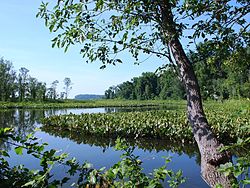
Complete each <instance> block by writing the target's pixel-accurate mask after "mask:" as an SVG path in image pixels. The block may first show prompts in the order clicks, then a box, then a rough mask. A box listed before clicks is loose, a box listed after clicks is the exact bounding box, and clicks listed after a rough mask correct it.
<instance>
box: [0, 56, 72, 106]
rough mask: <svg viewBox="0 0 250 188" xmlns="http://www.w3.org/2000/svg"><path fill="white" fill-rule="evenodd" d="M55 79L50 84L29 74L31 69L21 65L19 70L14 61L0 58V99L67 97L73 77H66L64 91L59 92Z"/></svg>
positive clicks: (26, 99)
mask: <svg viewBox="0 0 250 188" xmlns="http://www.w3.org/2000/svg"><path fill="white" fill-rule="evenodd" d="M58 83H59V81H58V80H55V81H53V82H52V83H51V85H50V86H47V85H46V83H45V82H42V81H38V79H37V78H34V77H32V76H30V75H29V70H28V69H27V68H25V67H21V68H20V69H19V71H18V72H17V71H16V70H15V69H14V67H13V65H12V62H11V61H9V60H5V59H4V58H3V57H2V58H0V101H13V102H23V101H52V100H56V99H67V97H68V94H69V91H70V90H71V85H72V82H71V79H70V78H67V77H66V78H65V79H64V80H63V83H64V91H61V92H59V91H58V90H57V85H58Z"/></svg>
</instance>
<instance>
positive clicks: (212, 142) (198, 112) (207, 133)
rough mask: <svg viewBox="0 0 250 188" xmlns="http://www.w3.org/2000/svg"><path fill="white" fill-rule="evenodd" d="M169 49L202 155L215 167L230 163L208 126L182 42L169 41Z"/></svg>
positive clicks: (196, 83)
mask: <svg viewBox="0 0 250 188" xmlns="http://www.w3.org/2000/svg"><path fill="white" fill-rule="evenodd" d="M169 47H170V49H171V52H172V54H173V57H174V59H175V61H176V63H177V65H178V67H179V70H180V76H181V78H182V82H183V84H184V86H185V89H186V94H187V111H188V120H189V122H190V124H191V125H192V130H193V133H194V138H195V140H196V142H197V144H198V147H199V150H200V153H201V155H202V156H203V157H204V160H205V161H206V162H208V163H210V164H213V165H218V164H221V163H223V162H225V161H228V155H227V153H225V152H224V153H221V152H219V151H218V149H219V148H220V147H221V146H222V144H220V143H219V142H218V140H217V139H216V137H215V136H214V134H213V133H212V131H211V128H210V126H209V125H208V122H207V118H206V116H205V113H204V111H203V106H202V100H201V94H200V88H199V85H198V81H197V79H196V76H195V73H194V70H193V67H192V65H191V63H190V62H189V60H188V58H187V56H186V54H185V52H184V50H183V48H182V46H181V43H180V41H179V40H178V39H177V38H173V39H172V40H170V41H169Z"/></svg>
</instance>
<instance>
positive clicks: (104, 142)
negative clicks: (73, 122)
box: [42, 127, 200, 164]
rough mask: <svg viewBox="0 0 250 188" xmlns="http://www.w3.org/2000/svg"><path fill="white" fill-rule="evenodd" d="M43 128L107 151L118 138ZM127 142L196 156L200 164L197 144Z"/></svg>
mask: <svg viewBox="0 0 250 188" xmlns="http://www.w3.org/2000/svg"><path fill="white" fill-rule="evenodd" d="M42 130H43V131H45V132H47V133H49V134H51V135H54V136H59V137H62V138H68V139H70V140H72V141H74V142H76V143H77V144H88V145H90V146H98V147H102V148H103V151H105V150H106V149H107V148H109V147H113V146H114V145H115V141H116V138H107V137H100V136H94V135H86V134H84V133H80V132H73V131H59V130H57V129H56V130H55V129H48V128H47V127H42ZM126 142H127V144H128V145H129V146H136V147H138V148H140V149H143V150H148V151H153V150H154V151H157V152H159V151H171V152H173V153H177V154H179V155H182V154H186V155H188V156H189V157H195V159H196V162H197V163H198V164H200V154H199V150H198V148H197V146H196V144H192V143H191V144H190V143H181V142H173V141H170V140H159V139H154V138H152V139H151V138H136V139H134V138H126Z"/></svg>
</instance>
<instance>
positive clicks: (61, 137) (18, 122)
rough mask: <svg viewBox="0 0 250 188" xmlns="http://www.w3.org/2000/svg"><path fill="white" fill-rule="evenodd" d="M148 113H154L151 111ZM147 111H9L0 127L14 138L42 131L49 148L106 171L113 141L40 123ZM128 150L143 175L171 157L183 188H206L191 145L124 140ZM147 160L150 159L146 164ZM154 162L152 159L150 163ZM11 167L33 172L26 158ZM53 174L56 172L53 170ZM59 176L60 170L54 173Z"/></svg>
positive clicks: (0, 117) (113, 157) (112, 160)
mask: <svg viewBox="0 0 250 188" xmlns="http://www.w3.org/2000/svg"><path fill="white" fill-rule="evenodd" d="M150 109H153V110H155V108H154V107H151V108H150ZM150 109H149V108H88V109H46V110H39V109H29V110H28V109H11V110H0V127H11V128H13V129H14V131H15V134H17V135H19V136H21V137H25V136H26V135H28V134H29V133H33V132H34V131H35V129H36V128H42V131H39V132H37V133H36V136H38V137H39V138H40V137H41V138H43V141H45V142H48V143H49V146H50V147H53V148H56V149H58V150H60V149H61V150H63V151H64V150H65V148H67V151H66V152H68V153H70V154H71V156H75V157H76V158H77V159H79V160H82V161H84V160H87V161H89V162H91V163H93V164H97V167H102V166H106V167H109V166H111V165H112V164H114V163H115V162H117V160H119V155H120V154H119V153H118V154H117V153H115V152H114V151H112V147H113V146H114V144H115V139H114V138H101V137H94V136H89V135H85V134H83V133H79V132H77V133H76V132H65V131H64V132H59V131H53V130H48V129H44V128H43V127H42V126H41V119H42V118H44V117H47V116H51V115H59V114H69V113H74V114H81V113H111V112H124V111H140V110H142V111H143V110H150ZM127 142H128V144H129V145H131V146H136V148H137V150H136V151H135V152H136V155H139V156H141V157H142V158H143V159H147V160H146V161H145V163H144V168H145V171H147V172H149V171H151V170H152V169H154V168H157V167H160V166H161V165H163V163H164V159H162V156H166V155H172V156H174V157H173V160H172V161H173V163H172V164H171V165H172V166H170V168H171V169H175V170H178V169H182V170H183V171H184V176H185V177H187V178H188V181H187V183H186V184H185V185H184V186H183V187H207V186H206V184H205V183H204V182H203V180H202V179H201V177H200V166H199V164H200V155H199V151H198V149H197V147H196V146H195V145H192V144H184V143H173V142H172V141H168V140H157V139H145V138H143V139H142V138H137V139H136V140H135V139H127ZM0 147H1V148H4V149H6V150H10V149H11V147H10V145H8V144H6V143H3V142H2V143H0ZM149 156H151V157H152V159H151V160H148V158H149ZM153 158H154V159H153ZM11 160H12V164H24V165H27V166H29V165H31V166H30V167H31V168H33V169H36V168H37V166H35V162H32V163H31V161H32V159H30V158H29V156H28V155H25V156H24V157H23V158H22V159H20V158H19V156H18V157H16V158H15V157H12V158H11ZM55 170H56V169H55ZM56 173H57V174H60V170H59V171H57V172H56Z"/></svg>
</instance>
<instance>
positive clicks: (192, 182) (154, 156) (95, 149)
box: [10, 108, 208, 188]
mask: <svg viewBox="0 0 250 188" xmlns="http://www.w3.org/2000/svg"><path fill="white" fill-rule="evenodd" d="M123 110H125V109H122V111H123ZM40 111H41V110H40ZM107 111H108V112H114V111H119V109H115V108H110V109H108V110H107V109H105V108H87V109H60V110H59V109H58V110H51V109H50V110H46V111H45V112H44V116H49V115H59V114H69V113H74V114H81V113H99V112H100V113H105V112H107ZM125 111H126V110H125ZM17 114H19V113H18V112H17V111H16V112H15V117H17V116H18V115H17ZM24 114H25V115H26V120H27V119H28V118H29V117H33V116H32V115H30V114H29V111H26V112H25V113H24ZM29 122H32V121H27V123H29ZM23 124H25V123H23ZM26 126H27V125H26ZM33 126H34V125H33ZM33 126H32V127H33ZM37 126H40V124H39V123H37V122H36V121H35V126H34V127H37ZM35 136H36V137H38V138H42V140H41V141H42V142H47V143H49V146H48V149H52V148H54V149H57V150H59V151H62V152H66V153H69V154H70V157H75V158H76V159H77V160H78V161H79V162H81V163H82V162H84V161H88V162H90V163H92V164H94V167H95V168H101V167H103V166H105V167H107V168H108V167H110V166H112V165H113V164H114V163H115V162H117V161H118V160H119V159H120V157H119V156H120V155H121V154H122V152H121V151H114V150H113V148H105V150H104V148H102V147H100V146H94V145H93V146H91V145H89V144H77V143H76V142H74V141H71V140H70V139H68V138H61V137H56V136H53V135H50V134H48V133H45V132H42V131H38V132H36V133H35ZM134 154H135V155H139V156H140V159H141V160H142V161H143V168H144V171H145V172H146V173H149V172H152V170H153V169H154V168H157V167H161V166H163V165H164V161H165V160H164V158H162V156H170V157H172V161H171V162H170V163H169V164H168V165H167V166H168V169H173V170H174V171H177V170H179V169H181V170H182V171H183V173H184V176H185V177H186V178H187V182H186V183H185V184H183V185H182V186H181V187H192V188H196V187H197V188H203V187H204V188H206V187H208V186H207V185H206V184H205V183H204V182H203V180H202V179H201V177H200V166H199V165H198V164H197V163H196V162H195V160H196V157H195V156H194V157H189V156H188V155H186V154H182V155H179V154H177V153H172V152H170V151H156V150H152V151H149V150H145V149H138V148H136V149H135V152H134ZM10 156H11V160H12V161H10V164H11V165H17V164H24V165H25V166H27V167H29V168H32V169H37V168H39V161H38V160H36V159H34V157H32V156H30V155H27V154H26V152H24V155H23V156H17V155H15V152H13V151H11V152H10ZM65 169H66V167H65V166H62V165H59V166H56V167H55V168H54V169H53V172H56V173H55V175H54V178H60V177H62V176H63V171H64V170H65Z"/></svg>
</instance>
